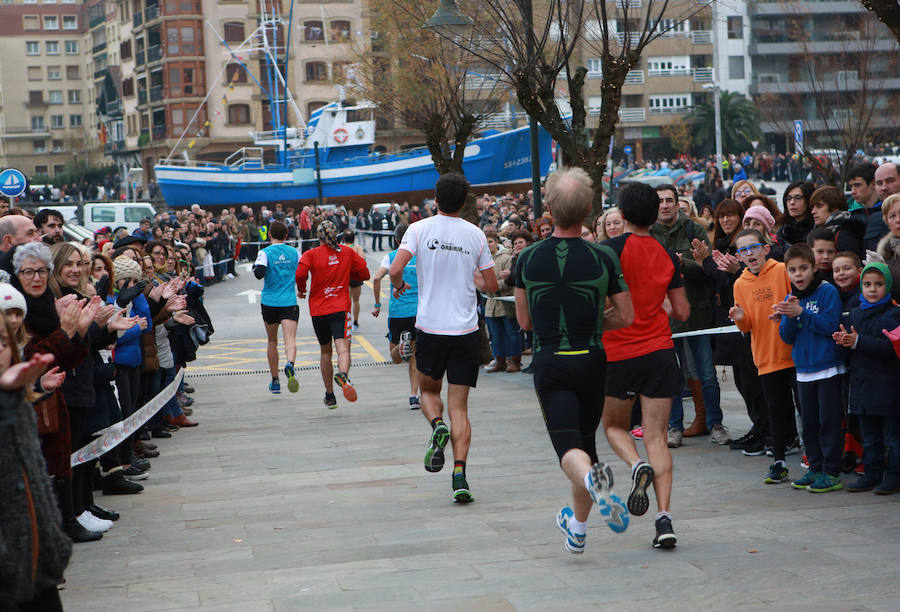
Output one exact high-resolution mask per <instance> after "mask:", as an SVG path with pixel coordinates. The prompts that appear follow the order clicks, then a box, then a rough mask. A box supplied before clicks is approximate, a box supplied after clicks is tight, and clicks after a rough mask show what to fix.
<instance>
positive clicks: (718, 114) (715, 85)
mask: <svg viewBox="0 0 900 612" xmlns="http://www.w3.org/2000/svg"><path fill="white" fill-rule="evenodd" d="M711 21H712V39H713V41H712V42H713V82H712V83H711V84H709V85H712V87H711V89H712V91H713V95H714V96H715V99H714V100H713V112H714V114H715V120H716V170H718V172H719V176H721V177H722V180H723V181H724V180H725V175H724V173H723V172H722V110H721V108H720V106H719V98H720V95H719V22H718V21H717V18H716V3H715V2H713V3H712V18H711ZM703 87H704V89H707V88H708V86H707V85H704V86H703Z"/></svg>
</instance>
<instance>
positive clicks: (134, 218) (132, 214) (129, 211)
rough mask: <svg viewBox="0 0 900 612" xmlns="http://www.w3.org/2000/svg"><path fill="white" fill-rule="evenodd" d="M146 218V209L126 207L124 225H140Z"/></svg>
mask: <svg viewBox="0 0 900 612" xmlns="http://www.w3.org/2000/svg"><path fill="white" fill-rule="evenodd" d="M146 217H147V209H146V208H144V207H143V206H126V207H125V223H140V222H141V219H145V218H146Z"/></svg>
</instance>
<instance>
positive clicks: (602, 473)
mask: <svg viewBox="0 0 900 612" xmlns="http://www.w3.org/2000/svg"><path fill="white" fill-rule="evenodd" d="M589 474H590V481H591V486H590V488H589V489H588V492H589V493H590V494H591V499H593V500H594V503H595V504H597V507H598V508H600V516H602V517H603V520H604V521H606V524H607V525H608V526H609V528H610V529H612V530H613V531H615V532H616V533H622V532H623V531H625V530H626V529H628V520H629V519H628V507H627V506H626V505H625V502H623V501H622V498H621V497H619V496H618V495H616V494H614V493H613V492H612V486H613V474H612V470H611V469H610V467H609V466H608V465H606V464H605V463H595V464H594V465H592V466H591V471H590V472H589Z"/></svg>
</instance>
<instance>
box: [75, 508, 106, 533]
mask: <svg viewBox="0 0 900 612" xmlns="http://www.w3.org/2000/svg"><path fill="white" fill-rule="evenodd" d="M76 520H77V521H78V522H79V523H81V526H82V527H84V528H85V529H87V530H88V531H101V532H103V531H109V530H110V529H112V528H113V522H112V521H107V520H104V519H102V518H98V517H96V516H94V515H93V514H91V513H90V511H88V510H85V511H84V512H82V513H81V514H79V515H78V518H77V519H76Z"/></svg>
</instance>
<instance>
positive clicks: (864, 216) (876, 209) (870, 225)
mask: <svg viewBox="0 0 900 612" xmlns="http://www.w3.org/2000/svg"><path fill="white" fill-rule="evenodd" d="M850 215H851V216H852V217H853V218H855V219H857V220H859V221H861V222H862V223H863V224H865V226H866V231H865V234H864V235H863V246H864V247H865V248H866V250H868V251H874V250H876V249H877V248H878V241H879V240H881V239H882V238H883V237H884V235H885V234H887V233H889V231H890V230H888V226H887V224H886V223H885V222H884V217H883V216H882V215H881V202H878V203H877V204H875V206H873V207H872V208H866V207H865V206H863V205H862V204H860V203H859V202H854V204H853V205H852V206H851V207H850Z"/></svg>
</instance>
